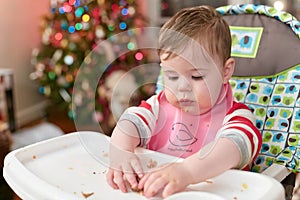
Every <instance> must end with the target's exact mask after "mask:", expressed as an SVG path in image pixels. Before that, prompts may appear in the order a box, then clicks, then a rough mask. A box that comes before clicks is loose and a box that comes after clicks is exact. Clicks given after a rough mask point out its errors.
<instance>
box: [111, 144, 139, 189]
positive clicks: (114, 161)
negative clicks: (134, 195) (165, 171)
mask: <svg viewBox="0 0 300 200" xmlns="http://www.w3.org/2000/svg"><path fill="white" fill-rule="evenodd" d="M143 174H144V173H143V169H142V166H141V164H140V160H139V158H138V157H137V156H136V155H135V153H133V152H129V151H125V150H121V149H119V148H116V147H111V151H110V168H109V170H108V172H107V174H106V179H107V182H108V183H109V185H110V186H111V187H113V188H114V189H120V190H121V191H122V192H127V187H126V181H127V182H128V183H129V185H130V187H131V188H137V187H138V179H140V178H142V177H143Z"/></svg>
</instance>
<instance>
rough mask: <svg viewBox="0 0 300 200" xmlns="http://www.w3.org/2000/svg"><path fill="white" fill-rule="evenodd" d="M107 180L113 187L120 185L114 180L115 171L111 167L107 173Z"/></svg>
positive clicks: (116, 187)
mask: <svg viewBox="0 0 300 200" xmlns="http://www.w3.org/2000/svg"><path fill="white" fill-rule="evenodd" d="M106 180H107V182H108V184H109V185H110V186H111V187H112V188H114V189H119V187H118V185H117V184H115V182H114V171H113V170H112V169H109V170H108V172H107V173H106Z"/></svg>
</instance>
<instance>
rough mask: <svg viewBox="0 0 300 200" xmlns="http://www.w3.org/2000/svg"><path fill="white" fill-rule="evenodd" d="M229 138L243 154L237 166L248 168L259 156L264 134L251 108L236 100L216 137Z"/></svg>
mask: <svg viewBox="0 0 300 200" xmlns="http://www.w3.org/2000/svg"><path fill="white" fill-rule="evenodd" d="M222 137H225V138H228V139H230V140H231V141H233V142H234V143H235V144H236V145H237V147H238V149H239V151H240V155H241V160H240V163H239V165H238V166H237V168H239V169H243V168H246V167H247V166H248V165H249V164H251V162H252V161H253V160H254V159H255V158H256V157H257V155H258V153H259V151H260V148H261V145H262V136H261V133H260V131H259V130H258V129H257V127H256V126H255V117H254V115H253V113H252V112H251V111H250V109H249V108H248V107H247V106H246V105H244V104H242V103H237V102H234V104H233V107H232V108H231V109H230V110H229V112H228V113H227V115H226V117H225V119H224V121H223V126H222V128H221V129H220V130H219V131H218V133H217V136H216V139H218V138H222Z"/></svg>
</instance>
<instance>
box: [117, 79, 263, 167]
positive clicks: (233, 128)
mask: <svg viewBox="0 0 300 200" xmlns="http://www.w3.org/2000/svg"><path fill="white" fill-rule="evenodd" d="M222 94H223V95H221V97H219V99H218V101H217V103H216V105H215V106H214V107H213V108H212V109H211V110H210V111H209V112H207V113H205V114H201V115H192V114H190V113H187V112H184V111H182V110H181V109H179V108H176V107H174V106H173V105H171V104H170V103H169V102H168V101H167V99H166V96H165V93H164V91H162V92H161V93H159V94H158V95H154V96H152V97H151V98H149V99H148V100H147V101H142V103H141V104H140V106H138V107H130V108H128V109H127V110H126V111H125V112H124V113H123V115H122V116H121V118H120V120H130V121H131V122H132V123H134V124H135V126H136V128H137V130H138V133H139V135H140V141H141V142H140V146H145V147H147V148H148V149H150V150H154V151H158V152H161V153H165V154H169V155H173V156H177V157H182V158H186V157H188V156H190V155H192V154H194V153H197V152H199V151H200V150H201V148H202V147H204V146H205V145H206V144H208V143H211V142H213V141H215V140H216V139H218V138H228V139H230V140H231V141H233V142H234V143H235V144H236V145H237V147H238V149H239V151H240V155H241V156H240V157H241V160H240V163H239V166H238V168H240V169H242V168H245V167H247V166H248V165H249V164H250V163H251V162H252V161H253V159H255V157H256V156H257V154H258V152H259V150H260V147H261V145H262V138H261V134H260V131H259V130H258V129H257V128H256V127H255V118H254V116H253V114H252V112H251V111H250V110H249V108H248V107H247V106H246V105H244V104H242V103H237V102H235V101H233V98H232V91H231V88H230V86H229V84H225V86H224V88H223V93H222Z"/></svg>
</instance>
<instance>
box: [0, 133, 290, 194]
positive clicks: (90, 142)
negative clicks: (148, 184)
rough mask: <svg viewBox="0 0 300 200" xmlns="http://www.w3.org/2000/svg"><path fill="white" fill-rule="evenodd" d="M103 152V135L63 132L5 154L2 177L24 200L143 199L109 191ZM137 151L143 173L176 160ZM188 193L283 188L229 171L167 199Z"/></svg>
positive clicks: (106, 139) (269, 191)
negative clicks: (153, 164)
mask: <svg viewBox="0 0 300 200" xmlns="http://www.w3.org/2000/svg"><path fill="white" fill-rule="evenodd" d="M108 149H109V137H107V136H105V135H103V134H100V133H96V132H88V131H87V132H76V133H70V134H66V135H63V136H59V137H56V138H53V139H49V140H45V141H42V142H39V143H36V144H33V145H29V146H27V147H24V148H21V149H17V150H14V151H12V152H11V153H9V154H8V155H7V156H6V158H5V164H4V169H3V176H4V178H5V180H6V181H7V183H8V184H9V185H10V187H11V188H12V189H13V190H14V191H15V193H16V194H17V195H18V196H19V197H20V198H22V199H25V200H42V199H51V200H58V199H59V200H62V199H64V200H66V199H67V200H68V199H70V200H79V199H89V200H98V199H118V200H119V199H125V200H126V199H128V200H135V199H146V198H145V197H144V196H143V195H141V194H139V193H136V192H129V193H122V192H120V191H119V190H113V189H112V188H111V187H110V186H109V185H108V184H107V182H106V178H105V173H106V171H107V163H108V161H109V159H108ZM138 152H139V153H140V154H142V155H143V160H142V162H143V167H144V168H145V169H146V168H147V167H149V166H148V165H149V162H151V161H152V162H153V161H155V162H157V165H160V164H163V163H166V162H176V161H178V159H177V158H174V157H172V156H168V155H164V154H161V153H156V152H153V151H149V150H144V149H139V151H138ZM208 170H209V169H208ZM203 173H205V172H203ZM195 191H197V192H195ZM193 195H194V199H196V198H197V197H198V198H199V195H202V196H201V197H204V196H206V195H208V196H207V198H208V199H214V198H212V196H214V197H216V198H215V199H237V200H240V199H251V200H253V199H274V200H283V199H284V189H283V187H282V185H281V184H280V183H279V182H278V181H276V180H275V179H273V178H271V177H268V176H266V175H262V174H257V173H252V172H245V171H239V170H229V171H227V172H225V173H223V174H222V175H220V176H218V177H215V178H213V179H210V180H207V181H206V182H203V183H200V184H196V185H191V186H189V187H188V189H187V191H186V192H182V193H179V194H177V195H174V196H173V197H170V199H174V200H175V199H182V200H184V199H189V200H190V199H193ZM177 196H179V198H177ZM185 196H186V198H185ZM152 199H161V197H160V196H156V197H154V198H152ZM202 199H203V198H202Z"/></svg>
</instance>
